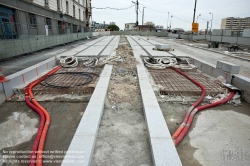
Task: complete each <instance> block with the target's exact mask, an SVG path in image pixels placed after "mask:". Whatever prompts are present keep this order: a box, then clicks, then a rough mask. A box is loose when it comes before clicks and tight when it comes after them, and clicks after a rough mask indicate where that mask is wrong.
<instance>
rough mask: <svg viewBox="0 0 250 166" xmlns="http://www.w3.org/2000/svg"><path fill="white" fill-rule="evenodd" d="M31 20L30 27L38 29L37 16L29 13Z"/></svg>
mask: <svg viewBox="0 0 250 166" xmlns="http://www.w3.org/2000/svg"><path fill="white" fill-rule="evenodd" d="M29 19H30V26H31V27H37V24H36V15H34V14H31V13H29Z"/></svg>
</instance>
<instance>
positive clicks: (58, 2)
mask: <svg viewBox="0 0 250 166" xmlns="http://www.w3.org/2000/svg"><path fill="white" fill-rule="evenodd" d="M57 10H60V0H57Z"/></svg>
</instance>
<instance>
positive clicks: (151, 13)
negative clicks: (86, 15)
mask: <svg viewBox="0 0 250 166" xmlns="http://www.w3.org/2000/svg"><path fill="white" fill-rule="evenodd" d="M133 1H136V0H133ZM138 2H139V9H140V10H139V13H138V21H139V25H141V24H142V13H143V7H145V9H144V23H145V22H147V21H152V22H153V23H155V25H163V26H164V28H166V27H167V24H168V26H169V25H170V20H171V16H173V17H172V21H171V27H172V29H173V28H182V29H184V30H191V26H192V24H191V23H192V22H193V14H194V4H195V0H138ZM132 5H134V4H133V3H132V1H131V0H92V7H93V9H92V20H93V21H96V22H98V23H103V22H104V21H105V23H110V22H115V23H116V25H117V26H119V28H120V29H122V30H123V29H124V27H125V23H135V22H136V11H135V6H132ZM131 6H132V7H131ZM105 7H111V8H116V9H122V8H128V7H130V8H128V9H125V10H111V9H95V8H105ZM168 12H169V14H168ZM210 12H211V13H213V22H212V29H220V24H221V19H223V18H226V17H250V0H197V5H196V16H195V22H196V19H197V16H198V15H199V14H201V16H200V17H199V18H198V23H199V29H200V30H203V29H206V27H207V23H206V22H207V21H210V23H209V28H210V26H211V20H212V14H209V13H210ZM168 16H169V19H168Z"/></svg>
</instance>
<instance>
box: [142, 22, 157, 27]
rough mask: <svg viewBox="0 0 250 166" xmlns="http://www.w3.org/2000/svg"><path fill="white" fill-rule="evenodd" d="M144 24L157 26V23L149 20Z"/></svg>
mask: <svg viewBox="0 0 250 166" xmlns="http://www.w3.org/2000/svg"><path fill="white" fill-rule="evenodd" d="M144 25H149V26H152V27H155V24H154V23H153V22H152V21H148V22H146V23H145V24H144Z"/></svg>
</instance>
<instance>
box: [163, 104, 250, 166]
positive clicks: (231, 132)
mask: <svg viewBox="0 0 250 166" xmlns="http://www.w3.org/2000/svg"><path fill="white" fill-rule="evenodd" d="M160 107H161V109H162V112H163V116H164V118H165V120H166V122H167V125H168V128H169V130H170V133H171V134H173V133H174V132H175V131H176V129H177V128H178V127H179V125H180V123H181V122H182V120H183V117H184V115H185V113H186V110H187V109H188V108H189V105H183V104H174V103H173V102H164V103H160ZM249 108H250V104H248V103H246V102H242V106H238V107H234V106H233V105H230V104H225V105H221V106H217V107H214V108H211V109H206V110H204V111H201V112H199V113H197V114H196V115H195V118H194V121H193V124H192V126H191V128H190V130H189V132H188V134H187V135H186V136H185V138H184V139H183V140H182V142H181V143H180V144H179V145H178V146H177V151H178V153H179V155H180V159H181V161H182V164H183V165H184V166H200V165H204V166H209V165H223V166H227V165H250V158H249V157H250V155H249V154H250V136H249V134H246V133H249V131H250V128H249V125H250V112H249ZM235 149H236V150H238V151H239V152H240V151H243V153H244V156H243V159H242V160H238V159H237V155H236V156H235V157H236V158H235V159H232V158H227V157H228V156H227V155H226V154H223V153H222V152H224V151H225V150H227V151H230V150H231V151H233V150H235ZM223 157H224V158H223ZM240 157H241V156H240Z"/></svg>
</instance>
